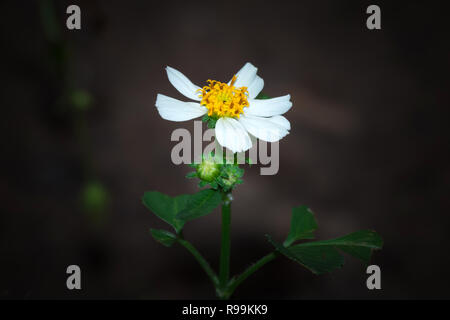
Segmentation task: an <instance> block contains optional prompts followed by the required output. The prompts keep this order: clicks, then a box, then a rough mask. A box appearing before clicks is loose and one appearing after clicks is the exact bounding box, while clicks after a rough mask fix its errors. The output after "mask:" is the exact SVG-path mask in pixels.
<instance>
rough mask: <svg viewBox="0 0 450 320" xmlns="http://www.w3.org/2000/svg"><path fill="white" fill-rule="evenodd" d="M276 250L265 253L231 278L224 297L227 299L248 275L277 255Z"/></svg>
mask: <svg viewBox="0 0 450 320" xmlns="http://www.w3.org/2000/svg"><path fill="white" fill-rule="evenodd" d="M277 255H278V254H277V252H271V253H269V254H268V255H265V256H264V257H262V258H261V259H259V260H258V261H257V262H255V263H254V264H252V265H251V266H250V267H248V268H247V269H246V270H245V271H244V272H242V273H241V274H240V275H239V276H238V277H237V278H233V279H232V280H231V281H230V283H229V285H228V289H227V292H226V294H225V299H228V298H229V297H230V296H231V295H232V294H233V292H234V290H236V288H237V287H238V286H239V285H240V284H241V283H242V282H243V281H244V280H245V279H247V278H248V277H249V276H251V275H252V274H253V273H255V272H256V271H258V270H259V269H260V268H261V267H262V266H264V265H265V264H266V263H268V262H270V261H272V260H273V259H275V258H276V257H277Z"/></svg>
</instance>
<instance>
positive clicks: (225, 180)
mask: <svg viewBox="0 0 450 320" xmlns="http://www.w3.org/2000/svg"><path fill="white" fill-rule="evenodd" d="M243 175H244V169H241V168H239V166H238V165H235V164H228V165H224V166H222V172H221V173H220V177H219V179H218V180H219V185H220V186H221V187H222V189H223V190H224V191H229V190H231V189H233V188H234V187H235V186H236V185H238V184H241V183H242V179H241V178H242V176H243Z"/></svg>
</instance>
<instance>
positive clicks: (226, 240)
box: [219, 193, 231, 298]
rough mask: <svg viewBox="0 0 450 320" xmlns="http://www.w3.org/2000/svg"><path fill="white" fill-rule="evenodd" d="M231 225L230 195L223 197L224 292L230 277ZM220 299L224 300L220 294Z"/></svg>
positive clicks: (220, 274)
mask: <svg viewBox="0 0 450 320" xmlns="http://www.w3.org/2000/svg"><path fill="white" fill-rule="evenodd" d="M230 224H231V202H230V200H229V199H228V193H224V195H223V204H222V248H221V252H220V271H219V285H220V289H221V290H220V291H221V292H224V290H225V289H226V287H227V285H228V278H229V276H230ZM219 298H223V296H222V294H220V293H219Z"/></svg>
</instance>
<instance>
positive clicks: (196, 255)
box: [177, 238, 219, 288]
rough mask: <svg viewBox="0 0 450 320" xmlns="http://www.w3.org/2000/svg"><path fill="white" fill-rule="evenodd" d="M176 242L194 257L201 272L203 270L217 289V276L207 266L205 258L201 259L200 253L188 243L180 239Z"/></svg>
mask: <svg viewBox="0 0 450 320" xmlns="http://www.w3.org/2000/svg"><path fill="white" fill-rule="evenodd" d="M177 241H178V243H179V244H181V245H182V246H183V247H185V248H186V249H187V250H188V251H189V252H190V253H191V254H192V255H193V256H194V258H195V259H197V261H198V263H199V264H200V266H201V267H202V268H203V270H205V272H206V274H207V275H208V277H209V278H210V279H211V281H212V282H213V284H214V286H215V287H216V288H217V287H218V286H219V279H218V278H217V275H216V273H215V272H214V270H213V269H212V268H211V266H210V265H209V263H208V261H206V260H205V258H203V256H202V255H201V254H200V252H198V250H197V249H196V248H195V247H194V246H193V245H192V244H191V243H190V242H188V241H186V240H184V239H182V238H178V239H177Z"/></svg>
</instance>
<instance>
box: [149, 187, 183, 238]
mask: <svg viewBox="0 0 450 320" xmlns="http://www.w3.org/2000/svg"><path fill="white" fill-rule="evenodd" d="M189 197H190V195H188V194H182V195H179V196H177V197H170V196H168V195H165V194H163V193H161V192H158V191H149V192H146V193H145V194H144V197H143V198H142V202H143V203H144V205H145V206H146V207H147V208H148V209H149V210H150V211H152V212H153V213H154V214H156V215H157V216H158V217H159V218H160V219H162V220H164V221H165V222H167V223H168V224H170V225H171V226H172V227H173V228H174V229H175V231H176V232H177V233H178V232H180V231H181V229H182V228H183V225H184V221H183V220H180V219H178V218H177V217H176V215H177V214H178V213H179V212H180V211H181V210H183V209H184V208H185V207H186V204H187V202H188V200H189Z"/></svg>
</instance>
